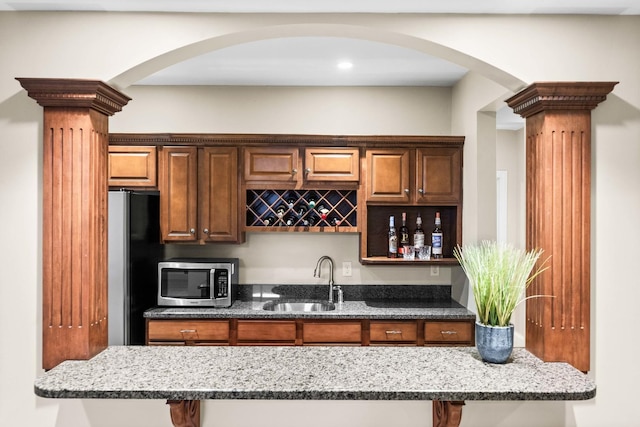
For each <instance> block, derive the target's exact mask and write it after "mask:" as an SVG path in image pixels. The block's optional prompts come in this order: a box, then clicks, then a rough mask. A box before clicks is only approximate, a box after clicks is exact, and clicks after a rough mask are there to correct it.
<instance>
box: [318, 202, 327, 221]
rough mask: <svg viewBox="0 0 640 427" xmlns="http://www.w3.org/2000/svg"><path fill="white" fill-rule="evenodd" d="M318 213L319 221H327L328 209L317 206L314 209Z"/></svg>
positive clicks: (323, 206)
mask: <svg viewBox="0 0 640 427" xmlns="http://www.w3.org/2000/svg"><path fill="white" fill-rule="evenodd" d="M316 210H317V211H318V212H319V213H320V219H321V220H323V221H326V220H327V214H328V213H329V209H327V208H326V207H325V205H322V204H320V205H318V208H317V209H316Z"/></svg>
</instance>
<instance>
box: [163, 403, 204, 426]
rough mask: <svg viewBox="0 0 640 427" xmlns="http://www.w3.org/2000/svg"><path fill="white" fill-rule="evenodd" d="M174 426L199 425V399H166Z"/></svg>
mask: <svg viewBox="0 0 640 427" xmlns="http://www.w3.org/2000/svg"><path fill="white" fill-rule="evenodd" d="M167 405H169V411H170V413H171V422H172V423H173V425H174V426H175V427H200V401H199V400H167Z"/></svg>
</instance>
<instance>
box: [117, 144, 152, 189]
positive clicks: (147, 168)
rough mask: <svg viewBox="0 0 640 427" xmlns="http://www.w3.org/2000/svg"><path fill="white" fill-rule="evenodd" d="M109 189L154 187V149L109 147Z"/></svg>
mask: <svg viewBox="0 0 640 427" xmlns="http://www.w3.org/2000/svg"><path fill="white" fill-rule="evenodd" d="M108 174H109V175H108V179H109V186H110V187H155V186H156V185H157V180H156V147H147V146H130V145H127V146H120V145H110V146H109V166H108Z"/></svg>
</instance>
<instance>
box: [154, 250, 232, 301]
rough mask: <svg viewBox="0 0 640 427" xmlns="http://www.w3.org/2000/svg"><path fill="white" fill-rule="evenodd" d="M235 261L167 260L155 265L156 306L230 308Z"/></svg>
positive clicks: (228, 259) (218, 259) (217, 259)
mask: <svg viewBox="0 0 640 427" xmlns="http://www.w3.org/2000/svg"><path fill="white" fill-rule="evenodd" d="M238 264H239V263H238V259H237V258H216V259H202V258H199V259H193V258H190V259H170V260H167V261H162V262H159V263H158V305H160V306H193V307H230V306H231V304H233V301H234V299H235V293H236V286H237V284H238Z"/></svg>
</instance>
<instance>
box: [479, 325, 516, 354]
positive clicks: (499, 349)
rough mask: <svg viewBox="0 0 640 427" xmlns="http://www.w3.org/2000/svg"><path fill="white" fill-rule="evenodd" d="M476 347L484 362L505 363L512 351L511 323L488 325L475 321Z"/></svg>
mask: <svg viewBox="0 0 640 427" xmlns="http://www.w3.org/2000/svg"><path fill="white" fill-rule="evenodd" d="M476 348H477V349H478V353H480V357H482V360H484V361H485V362H490V363H505V362H506V361H507V360H508V359H509V356H511V352H512V351H513V325H509V326H488V325H483V324H481V323H478V322H476Z"/></svg>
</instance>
